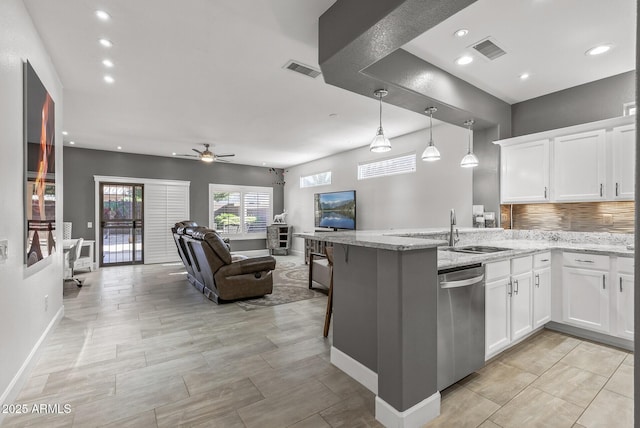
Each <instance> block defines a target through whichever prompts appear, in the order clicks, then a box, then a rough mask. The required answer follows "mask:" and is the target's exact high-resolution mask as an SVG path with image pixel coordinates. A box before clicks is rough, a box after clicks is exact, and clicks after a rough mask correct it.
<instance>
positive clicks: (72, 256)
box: [65, 238, 84, 287]
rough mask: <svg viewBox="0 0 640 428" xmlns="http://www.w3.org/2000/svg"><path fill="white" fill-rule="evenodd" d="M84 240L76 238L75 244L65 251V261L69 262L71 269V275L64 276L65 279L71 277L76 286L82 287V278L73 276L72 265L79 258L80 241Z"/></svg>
mask: <svg viewBox="0 0 640 428" xmlns="http://www.w3.org/2000/svg"><path fill="white" fill-rule="evenodd" d="M83 242H84V239H83V238H78V240H77V241H76V244H75V245H74V246H73V247H71V249H70V250H69V252H68V253H67V262H68V263H69V269H71V276H70V277H67V278H65V280H67V279H71V280H73V281H75V282H76V285H77V286H78V287H82V280H80V279H78V278H74V275H75V273H74V266H75V264H76V260H78V259H79V258H80V253H81V252H82V243H83Z"/></svg>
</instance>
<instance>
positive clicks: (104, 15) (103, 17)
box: [96, 10, 111, 21]
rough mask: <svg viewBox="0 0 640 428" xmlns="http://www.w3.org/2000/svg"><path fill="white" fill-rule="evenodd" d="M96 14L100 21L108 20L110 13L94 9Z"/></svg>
mask: <svg viewBox="0 0 640 428" xmlns="http://www.w3.org/2000/svg"><path fill="white" fill-rule="evenodd" d="M96 16H97V17H98V19H99V20H100V21H108V20H110V19H111V15H109V14H108V13H107V12H105V11H104V10H96Z"/></svg>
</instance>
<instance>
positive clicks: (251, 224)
mask: <svg viewBox="0 0 640 428" xmlns="http://www.w3.org/2000/svg"><path fill="white" fill-rule="evenodd" d="M272 219H273V188H271V187H258V186H234V185H228V184H209V227H210V228H211V229H214V230H216V231H217V232H218V233H220V234H221V235H223V236H228V237H231V238H234V239H262V238H266V237H267V225H268V224H271V220H272Z"/></svg>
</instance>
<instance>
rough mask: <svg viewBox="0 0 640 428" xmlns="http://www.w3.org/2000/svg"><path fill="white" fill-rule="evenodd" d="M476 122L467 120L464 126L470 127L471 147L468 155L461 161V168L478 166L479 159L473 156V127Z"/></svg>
mask: <svg viewBox="0 0 640 428" xmlns="http://www.w3.org/2000/svg"><path fill="white" fill-rule="evenodd" d="M474 122H475V121H474V120H473V119H470V120H467V121H466V122H465V123H464V124H465V126H468V127H469V146H468V150H467V154H466V155H464V157H463V158H462V160H461V161H460V166H461V167H463V168H473V167H475V166H478V163H479V162H478V157H477V156H476V155H474V154H473V143H472V135H473V133H472V131H471V126H472V125H473V123H474Z"/></svg>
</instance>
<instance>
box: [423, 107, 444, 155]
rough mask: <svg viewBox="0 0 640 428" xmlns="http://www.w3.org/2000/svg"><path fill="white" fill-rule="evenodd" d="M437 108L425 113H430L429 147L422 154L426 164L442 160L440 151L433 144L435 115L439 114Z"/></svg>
mask: <svg viewBox="0 0 640 428" xmlns="http://www.w3.org/2000/svg"><path fill="white" fill-rule="evenodd" d="M437 111H438V109H437V108H435V107H429V108H427V109H426V110H425V111H424V112H425V113H429V145H428V146H427V148H426V149H424V152H422V160H423V161H426V162H433V161H437V160H440V151H439V150H438V149H437V148H436V146H435V145H434V144H433V113H435V112H437Z"/></svg>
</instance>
